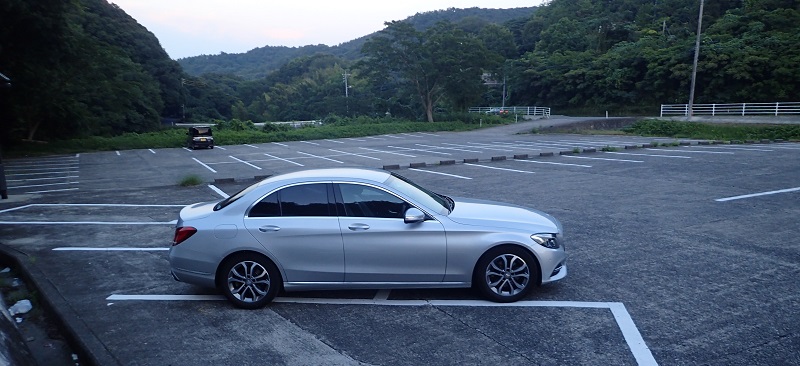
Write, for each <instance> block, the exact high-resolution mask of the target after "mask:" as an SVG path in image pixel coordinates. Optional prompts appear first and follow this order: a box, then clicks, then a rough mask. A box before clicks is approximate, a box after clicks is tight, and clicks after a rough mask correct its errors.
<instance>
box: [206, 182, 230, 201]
mask: <svg viewBox="0 0 800 366" xmlns="http://www.w3.org/2000/svg"><path fill="white" fill-rule="evenodd" d="M208 188H211V190H212V191H214V192H216V193H217V194H218V195H220V196H221V197H222V198H228V197H230V196H229V195H228V194H227V193H225V192H223V191H222V190H221V189H219V188H217V186H215V185H213V184H209V185H208Z"/></svg>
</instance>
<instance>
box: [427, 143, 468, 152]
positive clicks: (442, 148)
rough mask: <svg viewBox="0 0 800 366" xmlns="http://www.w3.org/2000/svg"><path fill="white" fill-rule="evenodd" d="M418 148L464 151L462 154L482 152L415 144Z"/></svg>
mask: <svg viewBox="0 0 800 366" xmlns="http://www.w3.org/2000/svg"><path fill="white" fill-rule="evenodd" d="M414 145H417V146H422V147H427V148H429V149H433V150H455V151H462V152H471V153H479V152H480V151H475V150H466V149H456V148H454V147H439V146H431V145H424V144H414Z"/></svg>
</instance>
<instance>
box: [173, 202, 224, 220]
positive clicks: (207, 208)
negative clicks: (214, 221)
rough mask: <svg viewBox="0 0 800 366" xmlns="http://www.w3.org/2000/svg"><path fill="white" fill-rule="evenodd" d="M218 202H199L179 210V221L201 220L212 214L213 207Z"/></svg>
mask: <svg viewBox="0 0 800 366" xmlns="http://www.w3.org/2000/svg"><path fill="white" fill-rule="evenodd" d="M217 202H219V201H213V202H199V203H195V204H192V205H189V206H186V207H184V208H182V209H181V213H180V216H179V217H180V219H181V220H182V221H187V220H196V219H202V218H204V217H206V216H208V215H211V214H212V213H213V212H214V206H215V205H216V204H217Z"/></svg>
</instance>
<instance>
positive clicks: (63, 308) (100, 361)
mask: <svg viewBox="0 0 800 366" xmlns="http://www.w3.org/2000/svg"><path fill="white" fill-rule="evenodd" d="M0 256H2V257H3V258H4V259H7V260H8V261H9V262H12V263H13V265H14V266H16V268H17V269H18V270H19V272H20V275H21V276H22V277H23V278H24V279H25V281H26V282H27V283H28V284H29V285H30V286H31V287H33V288H34V289H35V290H36V291H37V293H38V294H39V298H40V299H41V301H42V306H43V307H44V308H45V311H47V312H48V313H49V314H52V315H53V316H52V319H53V320H54V321H56V322H57V323H58V326H59V329H61V330H62V331H63V332H64V333H63V334H64V336H65V337H66V338H67V340H68V341H69V343H70V345H71V346H72V347H73V351H74V352H75V353H77V354H78V357H79V359H80V360H81V364H85V365H97V366H100V365H121V363H120V362H119V360H117V359H116V358H114V356H113V355H112V354H111V352H109V351H108V349H107V348H106V346H105V344H103V342H101V341H100V339H98V338H97V336H95V334H94V333H93V332H92V331H91V329H89V327H88V326H87V325H86V323H84V321H83V319H82V318H81V317H80V316H79V315H78V313H77V312H76V311H75V310H74V309H73V308H72V307H71V306H70V304H69V302H67V300H66V299H64V297H63V296H62V295H61V293H60V292H58V289H56V287H55V285H53V283H52V282H50V280H49V279H48V278H47V276H46V275H45V274H44V273H43V272H42V271H41V270H40V269H39V268H38V267H37V266H36V265H35V264H33V263H31V260H30V257H29V256H28V255H27V254H26V253H24V252H21V251H18V250H15V249H13V248H11V247H8V246H6V245H4V244H0Z"/></svg>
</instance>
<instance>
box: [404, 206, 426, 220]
mask: <svg viewBox="0 0 800 366" xmlns="http://www.w3.org/2000/svg"><path fill="white" fill-rule="evenodd" d="M403 221H405V223H406V224H416V223H418V222H423V221H425V213H424V212H422V211H420V210H419V209H418V208H415V207H411V208H409V209H408V210H406V215H405V217H404V219H403Z"/></svg>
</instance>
